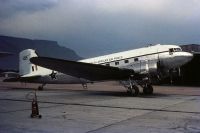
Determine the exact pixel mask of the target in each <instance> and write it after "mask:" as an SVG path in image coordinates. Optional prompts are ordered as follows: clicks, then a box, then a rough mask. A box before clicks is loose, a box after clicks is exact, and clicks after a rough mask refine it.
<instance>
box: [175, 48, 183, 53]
mask: <svg viewBox="0 0 200 133" xmlns="http://www.w3.org/2000/svg"><path fill="white" fill-rule="evenodd" d="M180 51H182V50H181V48H174V52H180Z"/></svg>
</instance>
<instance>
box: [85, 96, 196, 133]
mask: <svg viewBox="0 0 200 133" xmlns="http://www.w3.org/2000/svg"><path fill="white" fill-rule="evenodd" d="M192 100H194V98H191V99H187V100H184V101H182V102H179V103H176V104H173V105H169V106H167V107H164V108H162V109H158V110H157V109H155V110H154V109H152V110H151V109H149V110H148V109H147V110H146V109H145V110H146V111H150V112H147V113H145V114H142V115H137V116H133V117H130V118H127V119H125V120H121V121H118V122H114V123H111V124H108V125H105V126H102V127H99V128H97V129H94V130H90V131H87V132H85V133H92V132H96V131H99V130H101V129H104V128H107V127H111V126H114V125H117V124H119V123H122V122H125V121H128V120H131V119H133V118H137V117H141V116H145V115H147V114H151V113H153V112H159V111H161V110H162V111H164V109H167V108H169V107H171V106H175V105H178V104H181V103H184V102H188V101H192ZM141 110H142V109H141ZM166 112H180V111H170V110H169V111H166ZM181 113H186V112H182V111H181ZM187 113H188V112H187ZM189 113H191V112H189ZM195 114H200V112H197V113H196V112H195Z"/></svg>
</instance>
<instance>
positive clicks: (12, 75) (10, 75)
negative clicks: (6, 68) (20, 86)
mask: <svg viewBox="0 0 200 133" xmlns="http://www.w3.org/2000/svg"><path fill="white" fill-rule="evenodd" d="M0 77H4V78H17V77H19V74H18V73H17V72H2V73H1V74H0Z"/></svg>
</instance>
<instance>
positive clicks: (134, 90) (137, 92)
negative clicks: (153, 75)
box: [128, 86, 140, 97]
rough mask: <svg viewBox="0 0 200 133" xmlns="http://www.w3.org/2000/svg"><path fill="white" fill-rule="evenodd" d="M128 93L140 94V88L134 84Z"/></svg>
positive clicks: (132, 94)
mask: <svg viewBox="0 0 200 133" xmlns="http://www.w3.org/2000/svg"><path fill="white" fill-rule="evenodd" d="M128 90H129V91H128V93H129V94H130V95H131V96H134V97H136V96H138V95H139V92H140V91H139V88H138V87H137V86H133V88H132V89H131V88H130V87H129V88H128Z"/></svg>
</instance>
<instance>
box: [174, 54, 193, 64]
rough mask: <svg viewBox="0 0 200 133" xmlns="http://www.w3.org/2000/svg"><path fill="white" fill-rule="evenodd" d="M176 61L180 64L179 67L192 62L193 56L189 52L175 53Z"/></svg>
mask: <svg viewBox="0 0 200 133" xmlns="http://www.w3.org/2000/svg"><path fill="white" fill-rule="evenodd" d="M177 54H178V55H177V56H176V61H178V62H179V63H180V65H184V64H186V63H188V62H189V61H191V60H192V58H193V54H191V53H189V52H179V53H178V52H177Z"/></svg>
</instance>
